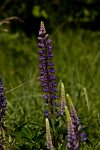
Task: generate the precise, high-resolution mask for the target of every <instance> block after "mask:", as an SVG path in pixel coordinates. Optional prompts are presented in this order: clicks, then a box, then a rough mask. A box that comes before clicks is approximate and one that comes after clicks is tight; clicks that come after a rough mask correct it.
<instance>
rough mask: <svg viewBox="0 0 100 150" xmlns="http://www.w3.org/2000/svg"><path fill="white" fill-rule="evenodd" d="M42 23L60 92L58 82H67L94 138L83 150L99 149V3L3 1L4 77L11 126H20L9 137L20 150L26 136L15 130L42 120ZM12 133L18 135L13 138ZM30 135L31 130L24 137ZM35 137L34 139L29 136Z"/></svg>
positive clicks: (0, 44) (0, 48)
mask: <svg viewBox="0 0 100 150" xmlns="http://www.w3.org/2000/svg"><path fill="white" fill-rule="evenodd" d="M41 20H42V21H44V23H45V26H46V30H47V33H49V34H50V38H51V40H52V43H53V46H54V49H53V53H54V63H55V69H56V76H57V83H58V89H60V83H61V82H64V84H65V89H66V93H69V94H70V95H71V97H72V98H73V99H74V101H73V102H74V104H75V107H76V109H77V112H78V114H79V117H80V119H81V121H82V122H83V125H84V126H85V130H86V133H87V135H88V138H89V140H90V145H89V146H88V147H85V149H84V150H86V149H89V150H90V149H91V150H92V149H98V150H99V148H100V143H99V142H100V130H99V127H100V1H99V0H51V1H47V0H33V1H32V0H0V74H1V76H2V77H3V79H4V82H5V93H6V97H7V120H6V122H7V124H8V128H10V127H11V125H10V123H12V122H13V123H16V124H17V125H16V126H14V125H13V126H12V129H11V132H10V133H9V134H11V137H13V138H14V139H15V143H17V144H15V145H17V146H15V149H20V148H19V145H20V146H22V145H24V144H25V143H24V142H23V141H22V142H21V141H20V140H19V139H18V137H21V136H22V137H23V136H24V135H23V132H20V130H18V132H17V133H16V132H15V131H14V129H16V128H17V127H18V126H20V125H22V124H21V123H26V122H28V123H29V122H32V121H33V120H35V121H36V118H37V119H38V118H40V120H39V121H40V122H41V120H42V119H43V107H44V102H43V100H42V98H41V96H42V94H43V93H42V90H41V86H40V83H39V69H38V65H39V61H38V59H39V56H38V46H37V45H38V40H37V37H38V31H39V27H40V21H41ZM59 96H60V90H59ZM22 118H23V119H22ZM11 120H12V121H11ZM30 120H31V121H30ZM33 122H34V121H33ZM37 124H38V123H37ZM25 125H26V124H24V125H22V126H21V127H23V126H25ZM43 126H44V125H43ZM28 127H29V125H28ZM26 128H27V127H26V126H25V128H24V129H23V130H26ZM13 131H14V132H15V133H16V134H14V135H13V136H12V132H13ZM38 131H39V129H38ZM38 131H36V132H38ZM27 132H29V129H27V131H26V132H25V133H24V134H26V133H27ZM19 133H20V134H21V133H22V135H19ZM33 134H34V133H33ZM36 134H37V133H36ZM16 136H17V137H16ZM26 136H27V135H26ZM32 137H33V135H30V137H29V138H32ZM13 138H12V139H13ZM12 139H11V141H12ZM11 141H10V142H9V143H10V150H11V149H14V145H13V144H12V145H13V146H12V148H11V143H12V142H11ZM28 142H29V141H28ZM38 142H39V140H38V137H37V143H38ZM18 143H19V144H18ZM23 143H24V144H23ZM42 144H43V142H42ZM8 145H9V144H8ZM26 145H27V144H26ZM31 145H32V143H31ZM37 145H38V144H37ZM16 147H17V148H16ZM37 147H38V146H37ZM35 148H36V147H35ZM24 149H25V147H24ZM26 149H29V147H28V148H26ZM30 149H31V148H30ZM37 149H38V148H37Z"/></svg>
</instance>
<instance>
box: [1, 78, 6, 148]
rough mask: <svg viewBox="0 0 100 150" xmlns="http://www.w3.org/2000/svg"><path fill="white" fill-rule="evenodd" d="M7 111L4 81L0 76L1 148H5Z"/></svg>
mask: <svg viewBox="0 0 100 150" xmlns="http://www.w3.org/2000/svg"><path fill="white" fill-rule="evenodd" d="M5 111H6V98H5V96H4V83H3V81H2V79H1V77H0V130H1V131H0V150H3V128H4V117H5Z"/></svg>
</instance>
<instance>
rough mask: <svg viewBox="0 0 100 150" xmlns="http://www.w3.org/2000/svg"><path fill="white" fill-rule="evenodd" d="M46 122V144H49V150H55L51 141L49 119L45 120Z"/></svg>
mask: <svg viewBox="0 0 100 150" xmlns="http://www.w3.org/2000/svg"><path fill="white" fill-rule="evenodd" d="M45 122H46V143H47V149H49V150H53V145H52V139H51V134H50V125H49V120H48V118H46V119H45Z"/></svg>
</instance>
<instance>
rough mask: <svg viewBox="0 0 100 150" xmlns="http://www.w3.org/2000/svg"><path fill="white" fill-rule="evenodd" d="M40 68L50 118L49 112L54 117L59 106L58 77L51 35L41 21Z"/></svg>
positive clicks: (47, 113)
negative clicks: (56, 106) (57, 93)
mask: <svg viewBox="0 0 100 150" xmlns="http://www.w3.org/2000/svg"><path fill="white" fill-rule="evenodd" d="M38 40H39V44H38V47H39V55H40V58H39V61H40V64H39V68H40V81H41V85H42V89H43V91H44V92H45V93H46V94H45V95H44V96H43V98H44V100H45V104H46V106H47V108H46V110H45V116H46V117H48V116H49V110H48V109H50V113H51V115H54V112H55V110H56V109H55V105H57V103H56V101H55V99H58V96H57V95H56V92H57V89H56V86H57V84H56V82H55V80H56V76H55V69H54V63H53V60H52V58H53V53H52V49H53V47H52V44H51V40H50V38H49V35H48V34H46V30H45V26H44V23H43V22H42V21H41V24H40V30H39V37H38Z"/></svg>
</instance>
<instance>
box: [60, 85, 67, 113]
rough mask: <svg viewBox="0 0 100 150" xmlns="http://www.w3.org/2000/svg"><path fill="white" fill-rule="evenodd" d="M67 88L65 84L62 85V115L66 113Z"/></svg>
mask: <svg viewBox="0 0 100 150" xmlns="http://www.w3.org/2000/svg"><path fill="white" fill-rule="evenodd" d="M65 99H66V98H65V87H64V84H63V83H61V115H63V114H64V112H65V106H66V100H65Z"/></svg>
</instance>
